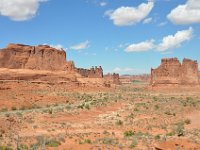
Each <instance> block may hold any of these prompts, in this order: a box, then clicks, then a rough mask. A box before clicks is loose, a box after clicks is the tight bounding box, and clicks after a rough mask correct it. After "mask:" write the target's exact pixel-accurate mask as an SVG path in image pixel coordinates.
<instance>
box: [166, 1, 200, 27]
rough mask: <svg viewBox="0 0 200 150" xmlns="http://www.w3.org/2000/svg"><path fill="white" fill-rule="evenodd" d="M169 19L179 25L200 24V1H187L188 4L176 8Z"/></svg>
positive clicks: (169, 15) (168, 16)
mask: <svg viewBox="0 0 200 150" xmlns="http://www.w3.org/2000/svg"><path fill="white" fill-rule="evenodd" d="M167 18H168V19H169V20H170V21H171V22H172V23H174V24H179V25H184V24H193V23H200V0H187V2H186V4H184V5H179V6H177V7H176V8H174V9H173V10H172V11H171V12H170V13H169V14H168V15H167Z"/></svg>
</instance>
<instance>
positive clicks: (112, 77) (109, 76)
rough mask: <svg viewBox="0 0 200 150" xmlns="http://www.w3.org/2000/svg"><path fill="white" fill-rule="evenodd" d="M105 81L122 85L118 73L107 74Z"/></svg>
mask: <svg viewBox="0 0 200 150" xmlns="http://www.w3.org/2000/svg"><path fill="white" fill-rule="evenodd" d="M104 79H105V80H106V81H107V82H109V83H111V84H121V82H120V79H119V74H117V73H113V74H107V75H105V76H104Z"/></svg>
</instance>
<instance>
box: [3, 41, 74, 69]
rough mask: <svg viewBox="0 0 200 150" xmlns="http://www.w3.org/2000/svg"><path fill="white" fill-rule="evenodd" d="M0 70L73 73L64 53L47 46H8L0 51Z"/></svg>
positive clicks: (72, 66) (71, 65)
mask: <svg viewBox="0 0 200 150" xmlns="http://www.w3.org/2000/svg"><path fill="white" fill-rule="evenodd" d="M0 68H10V69H33V70H52V71H54V70H59V71H61V70H62V71H73V70H74V68H75V67H74V63H73V62H70V61H69V62H67V61H66V52H65V51H64V50H58V49H55V48H52V47H50V46H48V45H38V46H29V45H22V44H9V45H8V46H7V47H6V48H4V49H1V50H0Z"/></svg>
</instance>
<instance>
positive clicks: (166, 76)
mask: <svg viewBox="0 0 200 150" xmlns="http://www.w3.org/2000/svg"><path fill="white" fill-rule="evenodd" d="M198 84H199V71H198V63H197V61H194V60H190V59H186V58H185V59H184V60H183V62H182V64H181V63H180V62H179V60H178V59H177V58H165V59H162V61H161V65H160V66H159V67H158V68H156V69H151V85H152V86H156V85H198Z"/></svg>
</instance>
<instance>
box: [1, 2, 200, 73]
mask: <svg viewBox="0 0 200 150" xmlns="http://www.w3.org/2000/svg"><path fill="white" fill-rule="evenodd" d="M180 12H181V13H180ZM199 24H200V1H199V0H154V1H152V0H149V1H148V0H1V1H0V35H1V38H0V47H1V48H3V47H5V46H6V45H7V44H8V43H22V44H28V45H39V44H49V45H51V46H54V47H58V48H61V47H62V48H64V49H65V50H66V51H67V60H73V61H75V64H76V66H77V67H83V68H90V67H91V66H100V65H101V66H102V67H103V69H104V72H118V73H120V74H140V73H150V69H151V67H153V68H155V67H157V66H158V65H159V64H160V59H161V58H164V57H178V58H179V59H180V60H182V59H183V58H184V57H187V58H191V59H195V60H198V62H200V44H199V43H200V25H199Z"/></svg>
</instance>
